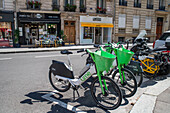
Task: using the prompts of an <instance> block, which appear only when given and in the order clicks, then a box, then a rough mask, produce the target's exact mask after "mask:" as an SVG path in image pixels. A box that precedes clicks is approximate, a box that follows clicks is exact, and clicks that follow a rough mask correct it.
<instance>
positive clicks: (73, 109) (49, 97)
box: [41, 91, 87, 113]
mask: <svg viewBox="0 0 170 113" xmlns="http://www.w3.org/2000/svg"><path fill="white" fill-rule="evenodd" d="M55 92H57V91H53V92H50V93H48V94H46V95H43V96H41V97H42V98H44V99H46V100H49V101H51V102H53V103H54V104H57V105H60V106H61V107H63V108H65V109H67V110H70V111H73V112H75V113H87V112H85V111H82V110H80V109H78V108H76V107H74V106H72V105H69V104H66V103H64V102H62V101H60V100H57V99H55V98H52V97H51V96H52V95H54V94H55Z"/></svg>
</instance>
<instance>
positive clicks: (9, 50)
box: [0, 45, 94, 54]
mask: <svg viewBox="0 0 170 113" xmlns="http://www.w3.org/2000/svg"><path fill="white" fill-rule="evenodd" d="M84 48H85V49H92V48H94V47H93V45H85V46H82V45H81V46H61V47H50V48H0V54H7V53H26V52H46V51H61V50H65V49H67V50H78V49H84Z"/></svg>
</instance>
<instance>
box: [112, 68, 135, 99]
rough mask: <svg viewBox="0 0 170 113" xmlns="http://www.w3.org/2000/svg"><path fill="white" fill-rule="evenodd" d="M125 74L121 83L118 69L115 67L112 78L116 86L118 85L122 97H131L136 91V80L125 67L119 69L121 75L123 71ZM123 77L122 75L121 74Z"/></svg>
mask: <svg viewBox="0 0 170 113" xmlns="http://www.w3.org/2000/svg"><path fill="white" fill-rule="evenodd" d="M122 72H124V74H125V79H126V80H123V81H124V82H123V84H122V83H121V79H120V73H119V69H117V70H116V71H115V72H114V73H113V75H112V78H113V80H114V81H115V82H116V83H117V84H118V86H119V87H120V89H121V91H122V94H123V97H131V96H133V95H134V94H135V93H136V91H137V82H136V79H135V77H134V74H133V73H132V72H131V71H130V70H128V69H126V68H122V69H121V75H123V73H122ZM122 78H123V76H122Z"/></svg>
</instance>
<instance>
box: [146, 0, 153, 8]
mask: <svg viewBox="0 0 170 113" xmlns="http://www.w3.org/2000/svg"><path fill="white" fill-rule="evenodd" d="M147 9H153V0H147Z"/></svg>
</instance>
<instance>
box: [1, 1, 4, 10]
mask: <svg viewBox="0 0 170 113" xmlns="http://www.w3.org/2000/svg"><path fill="white" fill-rule="evenodd" d="M3 7H4V0H0V9H2V8H3Z"/></svg>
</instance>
